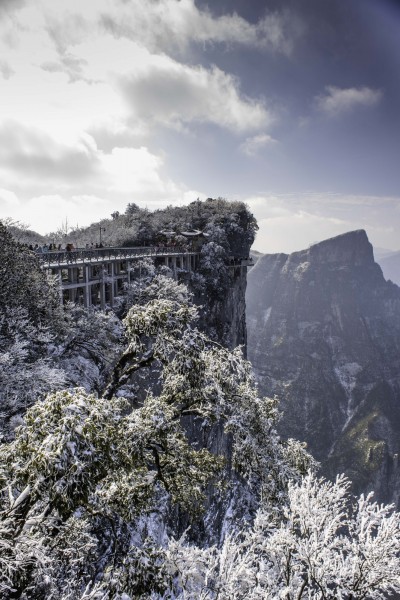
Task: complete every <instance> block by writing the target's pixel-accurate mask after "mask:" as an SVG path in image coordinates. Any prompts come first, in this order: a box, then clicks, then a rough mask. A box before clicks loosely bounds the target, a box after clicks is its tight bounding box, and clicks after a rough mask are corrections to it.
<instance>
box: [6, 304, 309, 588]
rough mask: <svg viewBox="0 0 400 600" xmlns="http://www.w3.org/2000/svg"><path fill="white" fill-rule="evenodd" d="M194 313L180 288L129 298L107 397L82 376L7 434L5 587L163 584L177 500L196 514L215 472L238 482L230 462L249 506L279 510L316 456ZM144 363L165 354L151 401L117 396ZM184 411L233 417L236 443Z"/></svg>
mask: <svg viewBox="0 0 400 600" xmlns="http://www.w3.org/2000/svg"><path fill="white" fill-rule="evenodd" d="M196 317H197V311H196V309H195V308H194V307H193V306H190V305H189V304H188V303H186V302H179V301H178V300H176V299H175V300H166V299H165V298H153V299H152V300H150V301H149V302H148V303H147V304H146V305H145V306H138V305H135V306H133V307H132V308H131V309H130V311H129V313H128V315H127V317H126V319H125V322H124V324H125V328H126V338H127V348H126V350H125V352H124V353H123V354H122V355H121V357H120V359H119V360H118V361H117V363H116V365H115V369H114V372H113V376H112V377H111V378H110V381H109V384H108V386H107V387H106V389H105V391H104V395H103V397H100V398H98V397H96V396H94V395H91V394H88V393H87V392H85V391H84V390H83V389H78V390H75V391H63V392H56V393H55V394H50V395H49V396H48V397H47V398H46V400H44V402H41V403H38V404H36V405H34V406H33V407H32V408H31V409H29V410H28V412H27V413H26V416H25V424H24V425H23V426H21V427H20V428H18V429H17V430H16V437H15V440H14V441H13V442H12V443H9V444H3V446H1V447H0V479H1V489H2V506H3V508H2V511H1V514H0V531H1V536H0V537H1V539H2V540H3V541H2V544H3V551H2V559H1V560H2V565H1V566H2V568H1V569H0V571H1V577H2V579H1V586H2V588H1V589H2V593H3V595H4V597H5V598H7V597H10V598H11V597H26V598H35V599H36V598H64V597H65V598H71V599H73V598H74V599H75V598H80V595H81V594H82V595H83V594H84V593H86V594H87V597H90V595H91V594H93V593H95V590H98V591H99V594H103V596H104V597H106V596H105V594H107V597H108V598H118V597H119V596H118V594H122V593H125V594H128V595H129V596H128V597H132V598H133V597H140V598H146V597H148V598H150V597H151V594H161V593H164V592H165V590H166V589H167V588H168V586H169V585H170V582H171V577H170V575H169V574H168V572H167V571H166V570H165V549H164V548H165V545H166V541H165V539H164V540H163V539H162V538H163V536H162V535H160V532H162V531H166V529H165V528H166V522H167V520H166V512H167V510H168V507H169V506H170V505H172V506H179V507H181V509H182V510H183V511H184V512H185V514H186V515H188V518H189V519H193V518H196V516H197V515H198V514H199V512H200V511H201V510H202V507H203V503H204V499H205V490H206V489H207V486H208V485H209V484H210V483H213V484H214V486H215V489H217V488H220V490H221V494H224V493H225V494H228V495H231V491H230V488H229V486H228V487H224V480H225V483H228V468H229V470H230V476H231V477H232V470H233V471H234V472H235V473H236V480H237V482H239V481H241V482H242V485H243V488H246V487H247V493H248V494H249V495H250V494H253V496H254V499H255V503H254V506H256V504H257V502H258V501H259V500H260V498H264V500H265V501H266V502H267V499H268V502H271V503H274V505H275V506H276V511H277V512H279V511H280V510H282V507H283V505H284V500H285V498H286V495H287V485H288V481H289V479H291V478H296V477H298V476H299V471H298V466H299V464H302V468H303V469H305V468H306V467H307V466H308V465H309V462H310V461H309V458H308V456H307V455H306V453H305V452H304V450H303V449H302V447H301V446H300V445H296V444H295V443H290V444H284V443H282V442H281V441H280V440H279V438H278V436H277V434H276V431H275V425H274V422H275V419H276V406H275V402H274V401H271V400H262V399H260V398H258V397H257V392H256V389H255V388H254V385H253V381H252V375H251V367H250V365H249V363H247V362H246V361H244V360H243V357H242V356H241V352H240V351H239V350H236V351H234V352H229V351H228V350H226V349H225V348H222V347H221V346H219V345H218V344H217V343H215V342H212V341H211V340H209V339H208V338H207V336H205V335H204V334H203V333H201V332H199V331H198V330H197V329H196V328H195V327H194V320H195V319H196ZM149 365H152V366H153V367H155V366H158V369H157V370H156V371H155V372H157V373H159V375H160V381H159V382H158V385H155V386H154V387H153V391H150V390H149V391H148V393H147V394H146V397H145V398H144V400H143V402H142V401H140V402H136V403H134V405H132V403H130V402H128V401H127V400H125V399H124V398H123V397H115V395H116V394H121V391H123V388H124V386H125V385H126V383H127V382H128V381H129V378H130V377H131V376H132V374H134V373H136V372H139V371H141V370H144V369H146V368H147V367H148V366H149ZM187 418H190V419H193V420H196V419H197V420H199V422H200V423H201V426H202V427H208V426H211V425H212V424H213V423H219V424H220V426H221V427H222V428H225V432H226V435H227V436H229V437H230V439H231V447H232V457H231V458H229V457H221V456H216V455H213V454H212V453H211V452H210V451H209V449H207V448H206V447H201V446H199V444H198V443H192V440H191V439H190V438H189V436H188V434H187V430H186V427H185V419H187ZM227 459H229V460H230V464H229V465H227ZM220 484H222V485H220ZM246 516H248V515H246ZM152 523H153V525H152ZM154 523H156V524H157V526H154ZM236 523H238V521H237V522H236ZM157 531H158V533H157ZM85 589H86V592H84V590H85ZM7 590H8V591H7ZM11 590H14V591H11ZM63 594H64V596H63ZM99 597H102V596H101V595H100V596H99Z"/></svg>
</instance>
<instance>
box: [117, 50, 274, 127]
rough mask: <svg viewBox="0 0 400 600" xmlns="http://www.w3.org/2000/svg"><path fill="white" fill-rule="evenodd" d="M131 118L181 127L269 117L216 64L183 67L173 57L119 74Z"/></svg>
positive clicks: (242, 123) (258, 122) (254, 122)
mask: <svg viewBox="0 0 400 600" xmlns="http://www.w3.org/2000/svg"><path fill="white" fill-rule="evenodd" d="M119 85H120V89H121V91H122V93H123V95H124V97H125V99H126V101H127V103H128V105H129V107H130V110H131V113H132V117H133V120H135V119H143V120H149V121H150V122H158V123H161V124H163V125H167V126H172V127H180V126H181V125H183V124H185V123H190V122H199V123H204V122H208V123H214V124H216V125H219V126H220V127H224V128H226V129H229V130H231V131H236V132H244V131H248V130H253V129H258V128H260V127H263V126H266V125H268V124H270V123H271V122H272V115H271V114H270V113H269V112H268V110H267V109H266V107H265V106H264V104H263V103H262V102H261V101H256V100H251V99H249V98H247V97H245V96H243V95H241V93H240V90H239V85H238V82H237V80H236V79H235V78H234V77H232V76H231V75H229V74H227V73H225V72H224V71H221V70H220V69H219V68H218V67H215V66H214V67H213V68H212V69H211V70H208V69H205V68H203V67H200V66H198V67H188V66H186V65H182V64H180V63H178V62H176V61H174V60H172V59H168V58H167V57H164V58H163V59H162V60H160V61H158V62H157V63H154V64H152V65H148V67H147V69H146V70H143V71H140V70H139V69H138V70H136V71H134V72H132V73H131V74H130V75H129V76H126V77H120V78H119Z"/></svg>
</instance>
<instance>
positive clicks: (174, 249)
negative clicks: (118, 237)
mask: <svg viewBox="0 0 400 600" xmlns="http://www.w3.org/2000/svg"><path fill="white" fill-rule="evenodd" d="M187 253H190V254H193V253H194V254H198V252H194V251H193V250H192V249H190V248H187V247H183V246H138V247H135V248H93V249H89V250H88V249H86V248H77V249H76V250H69V251H67V250H60V251H55V252H54V251H50V252H49V251H48V252H40V253H39V252H38V253H37V256H38V258H39V261H40V262H41V264H42V265H43V267H46V266H48V267H49V268H50V267H51V266H53V265H68V264H76V263H95V262H101V261H104V260H106V261H107V260H115V259H118V258H120V259H126V258H140V257H146V256H151V257H154V256H171V255H172V256H173V255H176V254H187Z"/></svg>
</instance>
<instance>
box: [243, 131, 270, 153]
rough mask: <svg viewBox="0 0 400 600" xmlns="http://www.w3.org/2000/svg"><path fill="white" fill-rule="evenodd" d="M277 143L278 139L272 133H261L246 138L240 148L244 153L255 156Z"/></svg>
mask: <svg viewBox="0 0 400 600" xmlns="http://www.w3.org/2000/svg"><path fill="white" fill-rule="evenodd" d="M276 143H277V141H276V140H275V139H274V138H273V137H271V136H270V135H267V134H266V133H260V134H259V135H254V136H252V137H248V138H247V139H245V141H244V142H243V144H241V145H240V150H241V151H242V152H243V154H246V156H249V157H253V156H256V155H257V154H258V153H259V152H260V150H262V149H263V148H265V147H266V146H271V145H273V144H276Z"/></svg>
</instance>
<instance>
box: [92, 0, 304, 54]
mask: <svg viewBox="0 0 400 600" xmlns="http://www.w3.org/2000/svg"><path fill="white" fill-rule="evenodd" d="M124 4H125V6H126V9H125V10H122V9H121V7H120V6H119V7H118V12H117V11H114V12H112V11H110V10H107V11H104V12H103V13H102V15H101V19H100V22H101V25H102V26H103V27H104V29H105V30H106V31H108V32H110V33H111V34H112V35H113V36H114V37H116V38H119V37H126V38H129V39H132V40H135V41H136V42H137V41H140V43H142V44H143V45H145V46H146V47H147V48H148V49H150V50H152V51H155V52H173V51H174V50H180V51H183V50H186V49H187V47H188V46H189V45H190V43H196V44H206V43H224V44H226V45H232V44H240V45H244V46H249V47H257V48H268V49H270V50H272V51H276V52H283V53H289V52H290V50H291V48H292V42H293V39H294V38H295V37H296V36H297V34H298V24H297V22H295V21H294V20H293V19H292V18H290V15H289V13H287V12H281V13H278V12H275V13H269V14H267V15H266V16H265V17H264V18H263V19H261V20H260V21H259V22H258V23H256V24H253V23H250V22H248V21H246V20H245V19H244V18H242V17H240V16H239V15H237V14H236V13H232V14H227V15H222V16H218V17H216V16H213V15H212V14H211V12H210V11H209V10H208V9H207V8H204V9H203V10H200V9H199V8H198V7H197V6H196V4H195V2H194V0H180V1H177V0H130V1H126V2H124Z"/></svg>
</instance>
